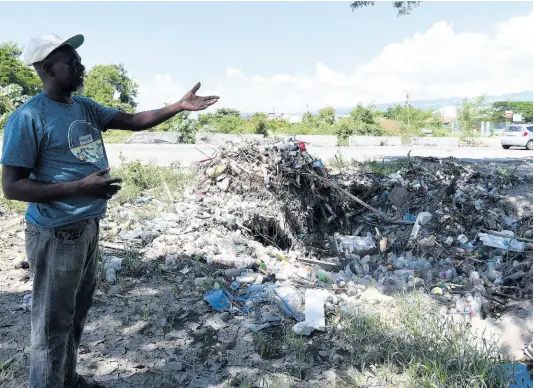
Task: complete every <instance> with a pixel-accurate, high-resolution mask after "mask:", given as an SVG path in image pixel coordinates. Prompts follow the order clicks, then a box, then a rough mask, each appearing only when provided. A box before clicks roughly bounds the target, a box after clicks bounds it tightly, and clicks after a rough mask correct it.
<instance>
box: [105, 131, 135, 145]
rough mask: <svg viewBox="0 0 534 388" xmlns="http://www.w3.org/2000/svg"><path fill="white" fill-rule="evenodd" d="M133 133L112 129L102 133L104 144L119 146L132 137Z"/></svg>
mask: <svg viewBox="0 0 534 388" xmlns="http://www.w3.org/2000/svg"><path fill="white" fill-rule="evenodd" d="M132 134H133V132H132V131H123V130H118V129H110V130H108V131H106V132H102V137H103V139H104V144H117V143H124V142H125V141H126V140H128V139H129V138H130V136H132Z"/></svg>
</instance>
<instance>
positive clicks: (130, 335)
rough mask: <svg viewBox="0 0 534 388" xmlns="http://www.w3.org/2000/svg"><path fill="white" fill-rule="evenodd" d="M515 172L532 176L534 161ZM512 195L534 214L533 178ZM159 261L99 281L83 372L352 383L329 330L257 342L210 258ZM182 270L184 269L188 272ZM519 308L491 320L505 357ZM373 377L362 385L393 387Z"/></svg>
mask: <svg viewBox="0 0 534 388" xmlns="http://www.w3.org/2000/svg"><path fill="white" fill-rule="evenodd" d="M519 172H520V173H521V174H525V175H530V176H532V164H529V165H527V166H526V168H523V167H522V168H521V169H520V171H519ZM509 200H510V203H511V204H512V205H511V206H516V207H517V209H518V211H520V212H530V213H531V212H532V186H531V183H528V184H525V185H523V186H520V187H516V188H514V189H513V190H511V191H510V193H509ZM23 227H24V224H23V216H22V215H20V214H4V215H3V216H0V241H1V242H2V245H1V249H0V362H1V364H0V385H1V386H2V387H6V388H7V387H17V388H18V387H23V386H25V385H26V384H27V377H28V362H29V345H30V311H29V309H27V308H24V307H23V298H24V296H25V295H27V294H30V293H31V285H32V283H31V279H30V274H29V270H27V269H22V268H16V267H17V264H18V263H19V262H21V261H22V260H24V258H25V254H24V232H23ZM159 264H162V262H155V261H143V263H142V265H141V266H140V267H139V269H138V271H137V273H135V274H132V275H131V276H121V277H120V279H119V281H118V282H117V283H116V284H114V285H109V284H106V283H105V282H100V283H99V286H98V289H97V291H96V294H95V299H94V305H93V308H92V309H91V311H90V313H89V317H88V320H87V324H86V328H85V332H84V336H83V339H82V345H81V348H80V356H79V370H78V371H79V373H81V374H83V375H89V376H92V377H94V378H95V379H96V380H98V381H100V382H102V383H104V384H106V386H107V387H110V388H119V387H120V388H126V387H135V388H137V387H161V388H163V387H226V386H259V387H267V386H269V387H288V386H295V387H343V386H354V384H353V383H352V382H351V380H350V378H348V375H349V374H350V373H349V372H350V371H349V368H348V367H347V363H346V362H343V359H344V358H346V357H347V355H346V354H343V352H341V351H338V350H336V349H333V348H332V345H331V344H332V342H331V338H330V337H329V334H328V333H319V334H315V335H314V336H312V337H310V338H305V339H304V343H302V342H301V343H299V342H298V341H295V339H294V338H291V334H290V333H291V327H292V325H293V324H291V323H288V324H287V326H284V325H283V324H282V325H281V326H278V327H272V328H269V329H267V331H268V333H269V336H268V337H267V338H269V339H270V340H271V341H272V339H273V338H274V339H275V340H276V341H279V343H278V344H272V343H262V341H264V340H265V339H264V337H262V336H258V335H255V334H253V333H252V332H251V331H250V330H249V329H247V328H245V327H243V326H242V325H239V324H236V320H239V319H244V318H242V317H234V316H232V317H230V316H229V315H228V313H215V312H213V311H212V310H211V309H210V308H209V306H208V305H207V303H206V302H204V301H203V296H204V292H203V290H202V289H201V288H199V287H198V286H195V279H196V278H199V277H202V276H206V275H207V274H209V273H211V272H212V269H210V268H209V266H208V265H207V264H205V263H202V262H198V261H195V260H193V259H190V258H183V260H179V264H178V268H176V269H175V270H173V271H172V272H162V271H160V270H158V265H159ZM184 269H189V272H188V273H187V274H185V275H184V274H182V273H181V272H180V271H182V270H184ZM184 272H186V271H184ZM520 310H521V314H520V315H515V316H513V317H503V319H502V321H501V322H491V323H490V322H487V324H488V325H492V326H498V327H499V330H501V332H502V333H504V340H505V341H507V342H508V343H509V345H510V347H511V351H510V354H511V355H509V356H511V357H513V354H514V353H516V354H517V346H520V345H522V343H521V342H522V341H523V340H525V339H527V338H528V337H530V338H532V324H531V323H532V301H530V302H529V303H527V304H526V305H525V306H523V307H522V308H521V309H520ZM529 321H530V325H528V324H527V322H529ZM507 322H508V323H507ZM262 338H263V339H262ZM274 345H277V346H274ZM374 384H378V385H373V383H369V385H366V386H397V385H391V384H390V383H388V382H387V381H385V382H384V381H382V382H380V383H377V382H375V383H374ZM380 384H382V385H380Z"/></svg>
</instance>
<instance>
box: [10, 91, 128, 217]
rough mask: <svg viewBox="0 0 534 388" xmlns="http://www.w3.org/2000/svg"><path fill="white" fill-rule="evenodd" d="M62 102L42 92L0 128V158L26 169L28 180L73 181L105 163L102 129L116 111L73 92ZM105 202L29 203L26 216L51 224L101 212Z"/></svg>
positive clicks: (88, 198) (79, 198)
mask: <svg viewBox="0 0 534 388" xmlns="http://www.w3.org/2000/svg"><path fill="white" fill-rule="evenodd" d="M72 99H73V103H72V104H62V103H59V102H57V101H54V100H52V99H50V98H48V97H47V96H46V95H45V94H43V93H41V94H38V95H36V96H34V97H32V98H31V99H30V100H28V101H27V102H25V103H24V104H23V105H21V106H20V107H18V108H17V110H16V111H15V112H13V113H12V114H11V116H10V117H9V119H8V120H7V123H6V126H5V128H4V144H3V148H2V160H1V163H2V164H5V165H9V166H16V167H25V168H31V169H32V173H31V175H30V179H34V180H37V181H40V182H46V183H59V182H72V181H77V180H80V179H83V178H85V177H86V176H88V175H91V174H93V173H94V172H97V171H101V170H104V169H106V168H107V167H108V159H107V155H106V151H105V149H104V143H103V141H102V136H101V132H102V131H105V129H106V125H107V124H108V123H109V122H110V121H111V120H112V119H113V117H115V115H116V114H117V113H118V112H119V111H118V110H116V109H111V108H106V107H104V106H102V105H100V104H98V103H97V102H95V101H93V100H92V99H90V98H87V97H80V96H73V98H72ZM106 206H107V201H106V200H102V199H97V198H91V197H72V198H65V199H62V200H60V201H53V202H48V203H33V202H32V203H29V204H28V210H27V211H26V219H27V220H28V221H29V222H31V223H33V224H36V225H39V226H43V227H47V228H55V227H58V226H64V225H68V224H71V223H74V222H78V221H82V220H86V219H89V218H94V217H101V216H103V215H104V213H105V212H106Z"/></svg>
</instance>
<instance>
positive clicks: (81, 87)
mask: <svg viewBox="0 0 534 388" xmlns="http://www.w3.org/2000/svg"><path fill="white" fill-rule="evenodd" d="M74 92H75V93H76V94H78V95H80V96H81V95H83V92H85V85H84V84H83V83H82V84H80V85H79V86H78V87H77V88H76V90H75V91H74Z"/></svg>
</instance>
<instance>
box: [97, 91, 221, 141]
mask: <svg viewBox="0 0 534 388" xmlns="http://www.w3.org/2000/svg"><path fill="white" fill-rule="evenodd" d="M199 88H200V82H199V83H197V84H196V85H195V86H194V87H193V89H191V90H190V91H189V92H188V93H187V94H186V95H185V96H184V97H183V98H182V99H181V100H180V101H178V102H176V103H174V104H172V105H169V106H166V107H164V108H161V109H155V110H150V111H145V112H139V113H134V114H131V113H124V112H119V113H117V115H115V117H114V118H113V119H112V120H111V121H110V122H109V124H108V125H107V126H106V129H126V130H130V131H143V130H145V129H150V128H153V127H155V126H157V125H159V124H161V123H163V122H164V121H167V120H169V119H170V118H171V117H173V116H174V115H176V114H177V113H179V112H182V111H184V110H185V111H198V110H204V109H206V108H207V107H208V106H210V105H213V104H215V103H216V102H217V101H218V100H219V97H218V96H207V97H200V96H197V95H196V92H197V90H198V89H199Z"/></svg>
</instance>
